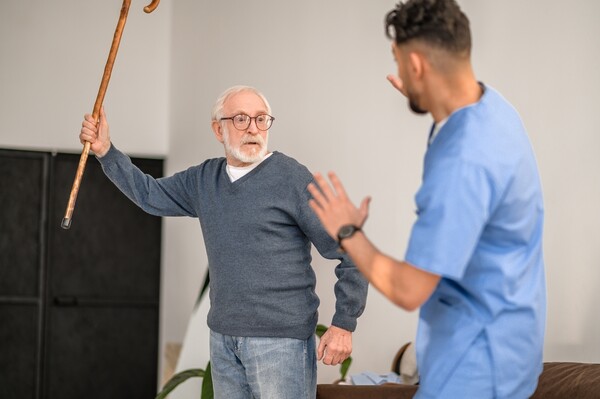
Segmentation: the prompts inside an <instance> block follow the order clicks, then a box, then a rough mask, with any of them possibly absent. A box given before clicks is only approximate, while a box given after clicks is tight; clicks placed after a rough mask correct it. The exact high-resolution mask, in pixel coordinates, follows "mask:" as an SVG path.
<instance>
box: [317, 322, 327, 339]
mask: <svg viewBox="0 0 600 399" xmlns="http://www.w3.org/2000/svg"><path fill="white" fill-rule="evenodd" d="M327 328H328V327H325V326H324V325H323V324H317V328H316V329H315V334H316V335H317V337H319V339H320V338H321V337H322V336H323V334H325V332H326V331H327Z"/></svg>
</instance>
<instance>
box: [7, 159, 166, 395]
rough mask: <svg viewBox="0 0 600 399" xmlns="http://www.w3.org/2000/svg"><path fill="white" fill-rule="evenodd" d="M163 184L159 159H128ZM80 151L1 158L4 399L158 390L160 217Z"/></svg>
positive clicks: (117, 393)
mask: <svg viewBox="0 0 600 399" xmlns="http://www.w3.org/2000/svg"><path fill="white" fill-rule="evenodd" d="M133 161H134V163H135V164H137V165H138V166H139V167H140V169H142V170H143V171H145V172H146V173H148V174H150V175H152V176H155V177H160V176H161V175H162V170H163V161H162V160H160V159H140V158H133ZM78 162H79V154H61V153H59V154H53V153H48V152H32V151H15V150H0V398H19V399H30V398H31V399H71V398H73V399H80V398H86V399H95V398H107V397H109V398H111V399H118V398H127V399H135V398H140V399H147V398H152V397H153V396H154V395H155V393H156V386H157V367H158V331H159V328H158V323H159V313H158V311H159V292H160V244H161V220H160V218H157V217H153V216H150V215H148V214H146V213H144V212H143V211H141V210H140V209H138V208H137V207H136V206H135V205H133V204H132V203H131V202H130V201H129V200H128V199H127V198H126V197H125V196H124V195H123V194H121V193H120V192H119V191H118V190H117V189H116V188H115V187H114V186H113V185H112V183H111V182H110V181H109V180H108V179H107V178H106V177H105V176H104V174H103V172H102V170H101V168H100V165H99V164H98V162H97V161H96V159H95V158H93V157H90V158H89V159H88V164H87V166H86V171H85V174H84V177H83V182H82V185H81V189H80V191H79V195H78V199H77V206H76V208H75V213H74V215H73V222H72V225H71V228H70V230H63V229H62V228H60V222H61V220H62V217H63V214H64V208H65V206H66V204H67V200H68V196H69V192H70V189H71V184H72V182H73V177H74V176H75V170H76V168H77V164H78Z"/></svg>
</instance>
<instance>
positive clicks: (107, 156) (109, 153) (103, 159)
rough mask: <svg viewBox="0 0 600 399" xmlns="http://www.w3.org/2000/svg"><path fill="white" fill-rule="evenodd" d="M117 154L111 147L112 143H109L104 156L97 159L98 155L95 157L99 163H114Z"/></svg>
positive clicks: (117, 151) (112, 146)
mask: <svg viewBox="0 0 600 399" xmlns="http://www.w3.org/2000/svg"><path fill="white" fill-rule="evenodd" d="M118 154H119V150H117V148H116V147H115V146H114V145H113V143H110V147H109V149H108V151H107V152H106V154H104V156H102V157H99V156H98V155H96V159H97V160H98V161H99V162H100V163H103V162H111V161H114V160H115V159H116V158H117V157H118Z"/></svg>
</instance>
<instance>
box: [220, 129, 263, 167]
mask: <svg viewBox="0 0 600 399" xmlns="http://www.w3.org/2000/svg"><path fill="white" fill-rule="evenodd" d="M246 143H257V144H258V145H259V148H258V149H256V148H254V149H252V150H250V152H249V153H248V152H243V151H242V146H243V145H244V144H246ZM268 143H269V135H268V134H267V135H266V136H265V138H264V139H263V137H262V136H261V135H260V134H256V135H250V134H246V135H244V136H243V137H242V139H241V140H240V145H239V146H238V147H233V146H232V145H231V143H230V142H229V129H227V128H224V129H223V144H224V145H225V153H226V154H227V155H230V156H232V157H233V158H235V159H237V160H238V161H240V162H242V163H255V162H258V161H261V160H262V159H263V158H264V157H265V155H267V145H268Z"/></svg>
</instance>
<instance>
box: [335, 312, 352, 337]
mask: <svg viewBox="0 0 600 399" xmlns="http://www.w3.org/2000/svg"><path fill="white" fill-rule="evenodd" d="M331 325H332V326H336V327H339V328H343V329H344V330H346V331H350V332H354V330H356V317H351V316H347V315H342V314H339V313H336V314H335V315H333V320H332V321H331Z"/></svg>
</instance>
